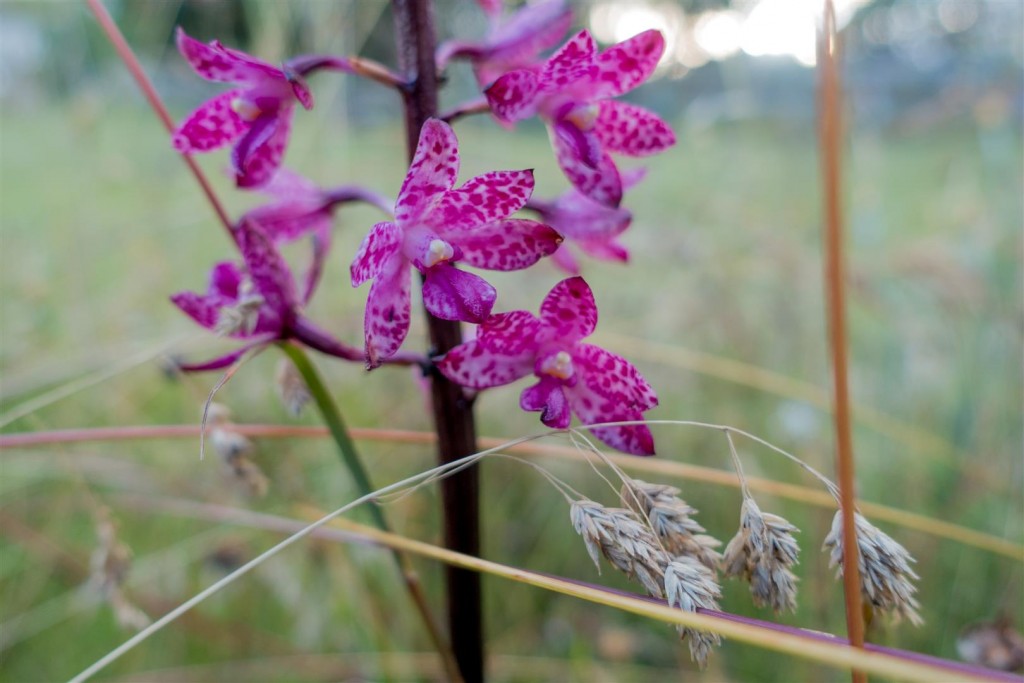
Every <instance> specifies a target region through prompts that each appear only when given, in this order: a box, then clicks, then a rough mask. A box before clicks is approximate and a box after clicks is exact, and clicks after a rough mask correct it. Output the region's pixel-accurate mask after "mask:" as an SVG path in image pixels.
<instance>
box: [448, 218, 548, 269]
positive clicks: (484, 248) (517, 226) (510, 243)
mask: <svg viewBox="0 0 1024 683" xmlns="http://www.w3.org/2000/svg"><path fill="white" fill-rule="evenodd" d="M452 242H453V243H454V244H457V245H458V246H459V248H460V249H462V260H463V261H465V262H466V263H468V264H469V265H471V266H475V267H477V268H484V269H487V270H522V269H523V268H528V267H530V266H532V265H533V264H534V263H536V262H537V261H539V260H540V259H542V258H543V257H545V256H549V255H551V254H553V253H554V252H555V250H556V249H558V245H559V244H560V243H561V242H562V236H561V235H559V234H558V233H557V232H555V231H554V230H552V229H551V228H550V227H548V226H546V225H544V224H543V223H538V222H537V221H531V220H526V219H521V218H509V219H506V220H503V221H496V222H494V223H488V224H486V225H481V226H479V227H477V228H475V229H474V230H470V231H467V232H463V233H460V234H458V235H457V236H453V237H452Z"/></svg>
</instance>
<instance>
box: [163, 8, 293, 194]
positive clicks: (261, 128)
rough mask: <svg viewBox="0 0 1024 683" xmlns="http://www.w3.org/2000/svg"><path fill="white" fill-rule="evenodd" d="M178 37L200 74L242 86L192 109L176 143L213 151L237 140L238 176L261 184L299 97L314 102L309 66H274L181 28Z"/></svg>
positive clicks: (277, 156)
mask: <svg viewBox="0 0 1024 683" xmlns="http://www.w3.org/2000/svg"><path fill="white" fill-rule="evenodd" d="M177 42H178V51H179V52H181V54H182V56H183V57H184V58H185V59H186V60H188V63H189V64H190V65H191V66H192V68H193V70H195V72H196V73H197V74H199V75H200V76H202V77H203V78H205V79H206V80H208V81H217V82H221V83H235V84H237V85H238V86H239V87H237V88H235V89H232V90H229V91H227V92H225V93H221V94H220V95H218V96H217V97H214V98H213V99H212V100H208V101H207V102H205V103H204V104H203V105H202V106H200V107H199V108H198V109H196V110H195V111H194V112H192V113H191V114H190V115H189V116H188V118H186V119H185V120H184V121H183V122H182V123H181V125H179V126H178V129H177V130H176V131H175V132H174V136H173V138H172V142H173V144H174V148H175V149H176V150H178V151H179V152H182V153H192V152H209V151H211V150H215V149H219V148H221V147H224V146H225V145H228V144H230V143H232V142H235V146H234V149H233V150H232V152H231V164H232V167H233V170H234V172H235V182H236V183H237V184H238V186H239V187H256V186H259V185H263V184H264V183H266V182H267V181H268V180H270V178H271V176H273V174H274V172H275V171H276V170H277V169H278V167H279V166H280V165H281V159H282V158H283V157H284V150H285V147H286V146H287V144H288V135H289V133H290V132H291V125H292V112H293V110H294V108H295V103H296V102H298V103H300V104H301V105H302V106H303V107H305V108H306V109H312V108H313V95H312V93H311V92H310V91H309V88H308V87H307V85H306V83H305V81H304V80H303V78H302V76H303V75H304V73H306V72H307V71H308V69H301V70H297V69H293V68H289V67H288V66H282V67H277V66H273V65H272V64H268V63H266V62H263V61H261V60H259V59H256V58H255V57H251V56H249V55H247V54H245V53H244V52H239V51H237V50H232V49H230V48H227V47H224V46H223V45H221V44H220V43H219V42H218V41H216V40H215V41H213V42H211V43H210V44H209V45H204V44H203V43H201V42H199V41H198V40H195V39H194V38H190V37H189V36H188V35H186V34H185V32H184V31H183V30H181V29H180V28H179V29H178V35H177ZM236 141H237V142H236Z"/></svg>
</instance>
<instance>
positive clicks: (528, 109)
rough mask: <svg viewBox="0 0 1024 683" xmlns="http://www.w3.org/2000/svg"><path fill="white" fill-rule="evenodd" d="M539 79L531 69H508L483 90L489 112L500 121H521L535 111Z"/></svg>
mask: <svg viewBox="0 0 1024 683" xmlns="http://www.w3.org/2000/svg"><path fill="white" fill-rule="evenodd" d="M539 87H540V86H539V81H538V79H537V74H536V72H535V70H533V69H517V70H516V71H510V72H508V73H507V74H505V75H504V76H502V77H501V78H499V79H498V80H496V81H495V82H494V83H493V84H492V85H491V87H489V88H488V89H487V90H486V91H484V95H485V96H486V97H487V103H488V104H490V105H491V112H492V113H493V114H494V115H495V116H496V117H498V119H499V120H500V121H504V122H506V123H511V122H513V121H522V120H523V119H526V118H529V117H531V116H533V115H534V114H536V113H537V95H538V93H539Z"/></svg>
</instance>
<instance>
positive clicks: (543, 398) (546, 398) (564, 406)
mask: <svg viewBox="0 0 1024 683" xmlns="http://www.w3.org/2000/svg"><path fill="white" fill-rule="evenodd" d="M519 407H520V408H522V409H523V410H528V411H531V412H533V411H538V410H539V411H541V414H540V421H541V422H543V423H544V424H545V425H547V426H548V427H551V428H552V429H565V428H566V427H568V426H569V423H570V422H572V413H570V412H569V403H568V401H566V399H565V392H564V390H563V388H562V384H561V383H560V382H558V381H557V380H554V379H551V378H549V377H545V378H543V379H542V380H541V381H539V382H537V383H536V384H534V385H533V386H532V387H527V388H526V389H523V393H522V394H520V396H519Z"/></svg>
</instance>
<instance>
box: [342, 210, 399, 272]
mask: <svg viewBox="0 0 1024 683" xmlns="http://www.w3.org/2000/svg"><path fill="white" fill-rule="evenodd" d="M401 244H402V231H401V230H400V229H399V228H398V226H397V225H395V224H394V223H390V222H384V223H377V224H376V225H374V226H373V227H372V228H370V232H368V233H366V237H364V238H363V242H362V244H360V245H359V251H357V252H356V256H355V258H354V259H352V265H351V267H350V268H349V272H350V273H351V276H352V286H353V287H358V286H359V285H361V284H363V283H364V282H366V281H367V280H371V279H373V278H375V277H377V276H378V275H379V274H380V273H381V272H382V271H383V270H384V267H385V265H386V264H387V262H388V260H389V259H391V258H392V257H394V256H395V254H396V253H397V252H398V249H399V247H400V246H401Z"/></svg>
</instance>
